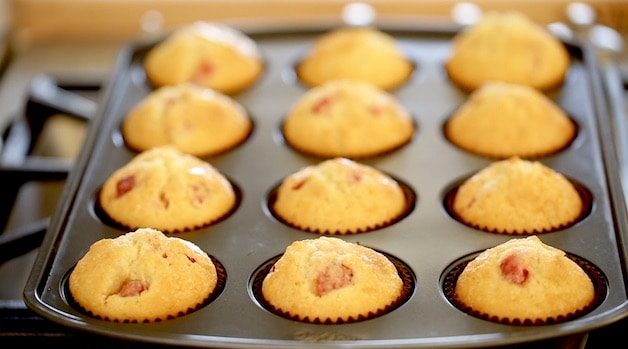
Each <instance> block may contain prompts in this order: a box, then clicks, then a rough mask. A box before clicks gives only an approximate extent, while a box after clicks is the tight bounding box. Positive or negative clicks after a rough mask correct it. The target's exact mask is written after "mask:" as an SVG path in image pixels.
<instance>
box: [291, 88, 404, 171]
mask: <svg viewBox="0 0 628 349" xmlns="http://www.w3.org/2000/svg"><path fill="white" fill-rule="evenodd" d="M414 131H415V124H414V122H413V120H412V117H411V115H410V113H409V112H408V110H407V109H406V108H405V107H404V106H403V105H401V104H400V103H399V102H398V101H397V100H396V99H395V97H394V96H393V95H391V94H389V93H387V92H385V91H384V90H381V89H379V88H377V87H376V86H375V85H372V84H370V83H368V82H364V81H358V80H336V81H331V82H328V83H325V84H323V85H321V86H319V87H315V88H312V89H311V90H309V91H308V92H307V93H306V94H305V95H303V96H302V97H301V98H300V99H299V100H298V101H297V102H296V103H295V105H294V106H293V107H292V109H291V110H290V111H289V113H288V115H287V116H286V118H285V120H284V124H283V134H284V138H285V140H286V142H287V143H288V144H289V145H290V146H291V147H293V148H295V149H296V150H298V151H300V152H303V153H306V154H309V155H313V156H318V157H324V158H331V157H347V158H354V159H355V158H364V157H369V156H375V155H381V154H385V153H388V152H391V151H394V150H396V149H398V148H399V147H401V146H403V145H405V144H407V143H408V142H410V140H411V139H412V137H413V135H414Z"/></svg>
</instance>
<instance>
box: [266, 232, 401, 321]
mask: <svg viewBox="0 0 628 349" xmlns="http://www.w3.org/2000/svg"><path fill="white" fill-rule="evenodd" d="M262 293H263V296H264V298H265V300H266V301H267V302H269V303H270V304H271V306H272V307H274V308H275V310H277V311H280V312H282V313H284V314H285V315H286V316H288V317H297V318H299V319H300V320H308V321H310V322H323V323H325V322H331V323H334V322H337V321H350V319H353V320H357V319H358V318H360V317H366V318H368V317H372V316H374V315H377V314H378V312H382V311H384V310H385V309H386V308H387V307H389V306H391V305H393V304H394V303H395V302H397V301H398V300H399V298H400V297H401V296H402V293H403V281H402V279H401V277H400V276H399V273H398V271H397V269H396V267H395V265H394V264H393V263H392V262H391V261H390V260H389V259H388V258H387V257H386V256H385V255H383V254H381V253H379V252H377V251H375V250H373V249H371V248H368V247H365V246H361V245H358V244H355V243H350V242H345V241H343V240H341V239H338V238H333V237H325V236H322V237H319V238H316V239H308V240H300V241H295V242H293V243H292V244H290V245H289V246H288V247H287V248H286V250H285V252H284V254H283V255H282V256H281V258H280V259H279V260H278V261H277V262H276V263H275V264H274V266H273V267H272V269H271V270H270V272H269V273H268V274H267V275H266V277H265V279H264V280H263V284H262Z"/></svg>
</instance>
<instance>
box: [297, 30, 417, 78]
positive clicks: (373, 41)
mask: <svg viewBox="0 0 628 349" xmlns="http://www.w3.org/2000/svg"><path fill="white" fill-rule="evenodd" d="M296 70H297V75H298V77H299V78H300V80H301V81H302V82H303V83H304V84H306V85H308V86H310V87H313V86H318V85H321V84H323V83H325V82H328V81H331V80H337V79H358V80H364V81H368V82H370V83H372V84H374V85H376V86H378V87H379V88H382V89H384V90H392V89H395V88H397V87H399V86H401V85H402V84H403V83H405V82H406V81H407V80H408V79H409V78H410V75H411V74H412V72H413V70H414V65H413V63H412V62H411V61H410V60H409V59H408V58H407V57H406V56H405V54H404V52H403V51H402V50H401V48H400V46H399V45H398V44H397V42H396V41H395V39H394V38H393V37H392V36H390V35H389V34H387V33H385V32H383V31H381V30H379V29H377V28H373V27H341V28H337V29H334V30H331V31H329V32H327V33H324V34H323V35H321V36H320V37H319V38H318V39H317V40H316V41H315V42H314V43H313V45H312V47H311V50H310V51H309V52H308V53H307V54H306V55H305V57H303V59H302V60H301V61H300V62H299V63H298V65H297V67H296Z"/></svg>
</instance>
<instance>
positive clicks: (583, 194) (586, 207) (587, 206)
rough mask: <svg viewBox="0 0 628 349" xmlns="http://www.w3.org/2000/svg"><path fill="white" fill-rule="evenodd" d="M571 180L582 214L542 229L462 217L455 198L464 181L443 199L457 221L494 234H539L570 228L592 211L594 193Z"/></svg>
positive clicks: (446, 207) (448, 210)
mask: <svg viewBox="0 0 628 349" xmlns="http://www.w3.org/2000/svg"><path fill="white" fill-rule="evenodd" d="M569 181H570V182H571V184H572V185H573V186H574V188H575V189H576V191H577V192H578V195H579V196H580V200H582V210H581V211H580V214H578V216H577V217H575V218H574V219H573V220H571V221H568V222H564V223H562V224H559V225H556V226H549V227H544V228H542V229H534V230H525V229H516V230H507V229H504V228H499V227H487V226H485V225H481V224H477V223H475V222H469V221H466V220H464V219H463V218H462V217H460V215H458V213H457V212H456V211H455V210H454V199H455V198H456V194H457V193H458V188H459V187H460V185H461V184H462V182H460V183H457V184H456V185H455V186H454V187H452V188H451V189H450V190H448V191H447V193H446V194H445V197H444V199H443V205H444V207H445V211H447V213H448V214H449V216H451V217H452V218H453V219H455V220H456V221H458V222H460V223H462V224H464V225H466V226H468V227H471V228H474V229H477V230H481V231H484V232H487V233H493V234H502V235H518V236H531V235H539V234H545V233H552V232H555V231H559V230H563V229H566V228H569V227H571V226H573V225H575V224H577V223H578V222H580V221H582V220H583V219H584V218H586V217H587V216H588V215H589V213H591V209H592V207H593V194H591V192H590V191H589V190H588V189H587V188H586V187H585V186H584V185H582V184H580V183H578V182H576V181H574V180H572V179H569Z"/></svg>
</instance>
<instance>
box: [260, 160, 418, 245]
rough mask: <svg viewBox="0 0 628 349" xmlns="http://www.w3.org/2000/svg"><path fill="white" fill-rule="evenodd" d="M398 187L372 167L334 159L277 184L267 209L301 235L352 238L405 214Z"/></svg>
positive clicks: (400, 190)
mask: <svg viewBox="0 0 628 349" xmlns="http://www.w3.org/2000/svg"><path fill="white" fill-rule="evenodd" d="M407 201H408V200H407V198H406V196H405V192H404V190H403V188H402V187H401V185H400V184H399V182H397V181H396V180H395V179H394V178H392V177H390V176H389V175H387V174H385V173H383V172H381V171H379V170H377V169H376V168H374V167H371V166H368V165H364V164H360V163H357V162H355V161H352V160H349V159H346V158H335V159H331V160H326V161H323V162H320V163H318V164H316V165H311V166H307V167H304V168H302V169H300V170H299V171H297V172H295V173H292V174H290V175H289V176H287V177H286V178H284V179H283V181H282V182H281V184H280V185H279V187H278V188H277V191H276V197H275V199H274V201H273V202H271V203H270V205H271V210H272V212H273V213H274V214H275V216H276V217H277V218H279V219H280V220H281V221H283V222H285V223H286V224H288V225H290V226H293V227H295V228H297V229H301V230H304V231H309V232H315V233H320V234H356V233H360V232H366V231H372V230H375V229H378V228H381V227H384V226H386V225H388V224H391V223H392V222H394V221H396V220H398V219H400V217H401V216H402V215H403V214H404V213H405V212H406V210H407V208H408V205H409V204H408V202H407Z"/></svg>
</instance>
